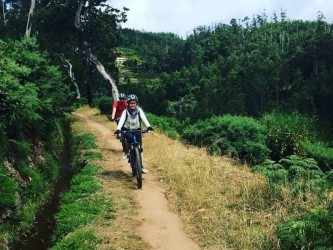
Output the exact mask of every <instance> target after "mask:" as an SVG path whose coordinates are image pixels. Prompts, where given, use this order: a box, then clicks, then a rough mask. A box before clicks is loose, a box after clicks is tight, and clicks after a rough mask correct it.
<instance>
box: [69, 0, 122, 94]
mask: <svg viewBox="0 0 333 250" xmlns="http://www.w3.org/2000/svg"><path fill="white" fill-rule="evenodd" d="M83 6H84V1H83V0H80V2H79V6H78V9H77V11H76V17H75V27H76V29H77V31H78V33H79V35H80V37H81V39H82V42H83V47H84V52H83V53H84V57H85V60H86V66H87V68H89V67H90V64H91V63H94V64H95V66H96V69H97V70H98V72H99V73H100V74H101V75H102V76H103V78H104V79H105V80H107V81H108V82H109V83H110V84H111V88H112V97H113V99H114V100H118V99H119V91H118V88H117V85H116V83H115V81H114V80H113V78H112V77H111V76H110V74H109V73H108V72H107V71H106V69H105V67H104V66H103V64H102V63H101V62H100V61H99V60H98V59H97V57H96V56H95V55H94V54H93V53H92V51H91V47H90V45H89V43H88V41H87V39H86V38H85V35H86V34H85V32H84V30H83V28H82V26H81V12H82V8H83ZM90 75H91V71H90V73H88V71H87V77H88V78H90ZM89 84H90V80H88V79H87V81H86V87H87V88H88V87H90V85H89ZM87 90H88V89H87ZM88 95H89V93H88ZM88 97H89V96H88Z"/></svg>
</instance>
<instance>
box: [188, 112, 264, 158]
mask: <svg viewBox="0 0 333 250" xmlns="http://www.w3.org/2000/svg"><path fill="white" fill-rule="evenodd" d="M182 137H183V138H184V139H185V140H187V141H188V142H190V143H193V144H196V145H202V146H206V147H207V151H208V152H209V153H210V154H215V155H229V156H231V157H233V158H238V159H241V160H243V161H247V162H248V163H250V164H258V163H261V162H263V161H264V160H265V159H266V158H267V155H268V153H269V151H268V149H267V147H266V145H265V141H266V137H265V128H264V126H263V125H261V124H260V123H259V122H257V121H255V120H254V119H253V118H249V117H244V116H231V115H226V116H223V117H211V118H210V119H208V120H205V121H198V122H197V123H196V124H194V125H192V126H190V127H188V128H187V129H185V130H184V132H183V134H182Z"/></svg>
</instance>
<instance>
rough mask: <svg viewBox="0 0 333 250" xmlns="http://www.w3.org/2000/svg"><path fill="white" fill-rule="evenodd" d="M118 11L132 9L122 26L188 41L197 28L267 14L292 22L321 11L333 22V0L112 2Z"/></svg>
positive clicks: (114, 0)
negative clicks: (169, 33)
mask: <svg viewBox="0 0 333 250" xmlns="http://www.w3.org/2000/svg"><path fill="white" fill-rule="evenodd" d="M108 3H109V4H110V5H111V6H112V7H114V8H118V9H122V7H123V6H125V7H127V8H129V9H130V10H129V11H128V12H127V18H128V21H127V22H126V23H125V24H122V25H121V26H122V27H124V28H133V29H136V30H141V31H147V32H172V33H175V34H177V35H178V36H181V37H183V38H186V36H188V35H190V34H191V33H192V31H193V29H194V28H196V27H198V26H209V25H213V24H216V23H224V24H229V23H230V20H231V19H232V18H235V19H237V20H238V19H240V20H243V19H244V17H246V16H247V17H249V18H250V19H252V17H253V16H256V15H260V14H262V13H263V12H265V13H266V15H267V16H268V18H269V20H270V18H271V17H273V13H274V12H275V13H276V15H277V16H278V17H280V13H281V10H283V11H284V12H285V13H286V14H287V18H288V19H290V20H296V19H297V20H298V19H302V20H316V19H317V16H318V11H320V12H321V13H322V14H323V15H324V16H325V18H326V21H327V22H328V23H332V22H333V0H229V1H226V0H108Z"/></svg>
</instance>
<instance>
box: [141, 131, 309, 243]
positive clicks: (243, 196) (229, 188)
mask: <svg viewBox="0 0 333 250" xmlns="http://www.w3.org/2000/svg"><path fill="white" fill-rule="evenodd" d="M143 140H144V150H145V158H146V160H148V162H149V163H150V165H151V166H150V169H151V170H152V171H153V173H154V174H155V175H158V176H159V178H160V179H161V181H163V182H165V183H166V187H167V188H168V190H169V191H168V198H169V200H170V201H171V202H172V203H173V204H174V209H175V210H176V211H179V212H180V213H181V214H182V218H183V220H184V221H185V223H186V225H187V228H188V230H189V232H190V233H191V234H193V235H195V237H196V239H197V241H199V242H200V243H201V246H203V247H205V248H207V249H215V248H217V249H220V248H226V247H233V248H235V249H278V248H279V247H278V240H277V237H276V228H277V225H279V223H280V222H281V221H283V220H284V219H286V218H287V217H292V216H294V215H293V214H292V208H293V206H297V207H299V208H300V209H308V207H311V206H312V205H313V204H315V202H316V199H315V198H313V199H310V200H309V201H308V202H307V203H306V204H305V203H303V202H302V201H301V200H300V199H297V198H293V197H292V195H291V193H290V191H289V190H288V189H284V190H282V195H281V199H280V200H277V199H275V195H274V194H275V192H274V190H271V188H270V187H269V185H268V184H267V182H266V179H265V178H264V177H262V176H260V175H257V174H254V173H252V172H251V171H250V169H249V168H248V167H247V166H244V165H238V164H237V163H235V162H233V161H232V160H230V159H227V158H222V157H215V156H207V154H206V150H205V149H200V148H196V147H192V146H191V147H189V146H186V145H183V144H182V143H181V142H179V141H177V140H172V139H169V138H166V137H165V136H164V135H160V134H157V133H155V134H154V135H149V136H146V137H144V139H143ZM162 152H163V153H162Z"/></svg>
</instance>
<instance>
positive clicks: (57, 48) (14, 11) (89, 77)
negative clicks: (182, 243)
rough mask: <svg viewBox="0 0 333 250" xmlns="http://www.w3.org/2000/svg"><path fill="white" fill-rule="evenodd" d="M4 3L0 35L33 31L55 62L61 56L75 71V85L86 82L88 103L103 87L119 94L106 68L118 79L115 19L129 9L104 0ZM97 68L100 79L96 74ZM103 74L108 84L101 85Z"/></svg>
mask: <svg viewBox="0 0 333 250" xmlns="http://www.w3.org/2000/svg"><path fill="white" fill-rule="evenodd" d="M2 7H3V13H4V14H3V15H2V19H4V17H5V18H6V20H3V22H0V30H1V31H4V33H3V34H2V37H9V38H20V37H22V36H23V35H24V34H26V36H30V35H31V36H36V37H37V40H38V42H39V44H40V47H41V49H45V50H47V51H49V53H50V54H51V56H53V59H54V60H57V62H58V63H63V62H64V65H65V66H66V69H72V71H73V72H74V71H75V73H76V74H75V75H76V79H74V78H73V77H72V78H70V80H71V81H72V82H76V83H78V85H79V86H81V85H82V84H80V83H82V82H84V83H85V86H86V95H87V96H88V99H89V103H90V104H92V97H93V95H94V94H98V92H100V91H101V89H102V92H109V91H112V95H113V97H114V98H117V97H118V96H117V95H118V91H117V86H116V84H115V81H114V80H113V77H111V75H110V73H112V74H113V75H114V78H115V79H117V77H118V72H117V69H116V67H115V63H114V61H115V58H116V54H115V52H114V48H115V47H116V46H117V45H118V44H119V42H120V36H119V33H118V30H119V24H120V23H121V22H125V21H126V11H127V10H128V9H126V8H123V10H122V11H120V10H118V9H115V8H112V7H111V6H110V5H108V4H107V0H81V1H72V0H61V1H60V0H43V1H35V0H32V1H20V0H11V1H9V0H4V2H2ZM0 36H1V35H0ZM0 38H1V37H0ZM95 72H99V73H100V75H102V77H103V78H104V80H103V81H101V80H100V79H95V78H98V77H97V75H96V74H95ZM70 76H73V74H70ZM93 79H94V80H93ZM105 80H106V81H107V82H109V83H110V86H106V85H105Z"/></svg>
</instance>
